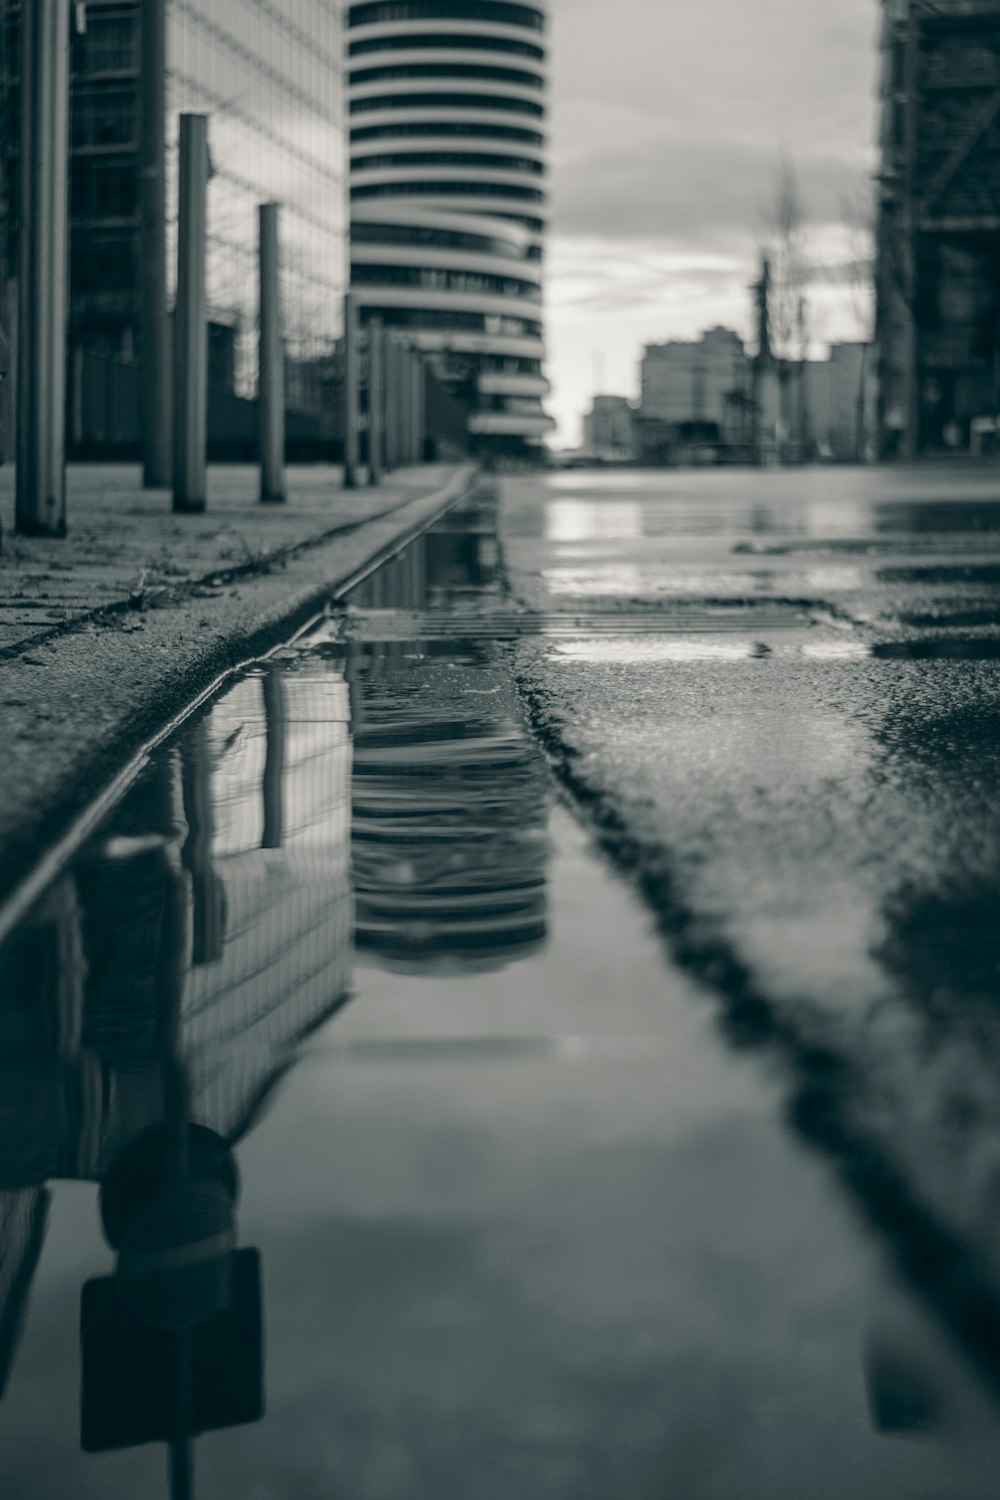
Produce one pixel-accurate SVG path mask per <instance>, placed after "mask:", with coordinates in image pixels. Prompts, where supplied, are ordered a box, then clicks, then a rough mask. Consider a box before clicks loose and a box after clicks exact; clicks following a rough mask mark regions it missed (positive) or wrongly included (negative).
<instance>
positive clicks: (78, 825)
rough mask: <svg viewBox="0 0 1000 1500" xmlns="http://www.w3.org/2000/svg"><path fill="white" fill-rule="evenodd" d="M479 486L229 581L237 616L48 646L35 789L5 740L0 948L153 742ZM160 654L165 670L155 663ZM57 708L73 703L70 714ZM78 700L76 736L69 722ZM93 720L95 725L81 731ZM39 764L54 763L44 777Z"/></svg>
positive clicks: (181, 618)
mask: <svg viewBox="0 0 1000 1500" xmlns="http://www.w3.org/2000/svg"><path fill="white" fill-rule="evenodd" d="M480 482H481V473H480V471H479V470H478V469H477V468H476V467H475V466H474V465H465V466H463V467H462V468H460V469H459V470H458V471H457V472H456V473H455V474H453V476H452V477H451V479H450V480H449V481H448V483H447V484H446V485H445V487H444V488H443V489H441V490H438V491H437V492H436V493H433V494H430V495H419V496H415V497H414V498H412V499H410V500H407V501H404V502H403V503H402V504H401V505H399V506H397V507H395V508H393V510H392V511H391V512H388V513H381V514H380V515H379V516H376V517H372V518H370V519H369V520H367V521H364V522H361V523H360V524H359V525H358V526H357V527H355V528H353V529H352V530H351V531H350V532H349V533H348V534H342V533H339V532H338V533H336V534H334V535H333V536H331V537H330V538H329V539H328V540H326V541H317V542H314V543H311V544H310V543H309V542H306V543H304V544H302V545H301V546H299V547H298V548H297V549H296V551H295V552H294V553H293V554H292V555H291V556H289V557H287V558H285V559H283V562H282V566H283V569H284V576H281V577H276V576H275V572H274V570H273V568H272V569H262V570H261V571H260V572H259V573H256V574H253V575H249V576H246V577H244V578H242V579H240V583H241V585H242V592H244V593H245V594H246V596H247V597H246V600H245V601H241V603H240V604H239V605H238V606H236V605H229V604H224V603H223V602H222V601H219V603H218V604H216V603H215V601H212V602H211V603H210V604H205V602H204V601H201V600H186V601H185V602H184V604H183V606H182V607H181V608H180V609H179V610H177V611H171V612H170V613H169V615H168V614H167V612H162V614H161V613H160V612H156V616H155V617H154V616H153V615H150V616H143V628H144V630H145V632H146V636H147V638H146V639H145V640H144V641H143V642H142V643H141V645H139V646H136V645H135V643H134V642H133V640H132V638H131V637H129V638H128V639H127V640H123V638H122V635H121V634H120V633H119V632H118V631H117V630H114V631H111V630H109V632H108V633H107V634H106V635H105V636H104V637H103V639H102V640H101V641H100V643H99V644H97V645H96V647H95V645H94V644H93V638H92V635H88V633H87V629H88V628H89V631H90V632H93V630H94V622H93V620H92V619H90V620H87V621H83V622H81V626H80V628H78V629H77V630H76V631H75V632H73V631H70V632H67V633H65V634H62V635H60V636H59V637H58V638H57V639H56V640H55V641H53V642H51V643H50V645H49V650H50V651H51V652H52V653H53V655H54V660H53V661H52V662H51V663H49V662H47V663H45V665H46V668H47V671H46V675H45V677H43V678H41V679H36V680H35V681H34V682H32V681H30V680H27V682H26V689H25V691H26V692H27V695H28V701H29V702H30V703H31V704H32V705H33V706H34V707H35V708H36V710H37V712H36V715H35V717H36V719H37V720H38V722H35V723H32V724H31V725H30V729H31V734H32V735H33V737H34V741H35V744H34V746H33V745H32V744H31V743H29V744H28V745H27V747H26V749H24V750H22V751H21V760H22V765H23V768H24V769H25V771H28V772H30V775H29V776H27V777H26V778H24V779H27V780H28V781H30V782H32V783H33V784H32V785H29V786H27V787H23V786H19V785H18V776H17V764H16V762H17V752H18V745H17V743H16V741H15V744H14V746H13V749H12V760H13V761H14V767H13V775H10V774H9V773H8V778H7V780H6V786H4V784H3V783H2V782H0V943H3V942H4V940H5V939H6V938H7V937H8V936H9V934H10V932H11V931H12V929H13V928H14V927H16V925H17V923H18V922H19V921H20V920H21V919H22V917H23V916H24V915H25V913H26V912H27V911H28V909H29V908H30V907H31V906H32V905H33V903H34V902H35V901H36V900H37V899H38V898H39V896H41V895H42V893H43V892H44V890H45V889H46V887H47V886H48V885H49V884H50V883H51V881H52V880H53V879H55V878H56V877H57V876H58V873H59V871H60V869H61V868H62V867H63V865H64V864H65V862H66V861H67V860H68V859H69V858H70V857H71V856H72V854H73V853H74V852H75V850H76V849H77V848H78V847H79V845H80V844H81V843H82V842H83V841H84V840H85V839H86V838H87V837H89V836H90V834H91V833H92V832H93V829H94V827H95V826H96V825H97V824H98V823H99V822H100V820H101V818H102V817H103V816H104V814H105V813H106V811H107V810H108V808H109V807H110V806H111V805H112V804H113V803H114V802H115V801H116V800H117V799H118V798H119V797H120V796H122V795H123V793H124V792H125V791H126V790H127V788H128V786H129V785H130V784H131V782H132V781H133V780H134V779H135V777H136V776H137V775H138V774H139V773H140V771H141V770H142V768H143V766H144V765H145V763H146V760H147V758H148V756H149V755H150V753H151V752H152V751H153V750H154V749H155V747H156V746H157V745H158V744H159V743H160V742H161V741H162V740H163V739H165V738H166V737H167V736H168V735H170V734H171V733H173V731H174V730H175V729H176V728H177V727H178V725H179V724H181V723H183V721H184V720H185V719H186V718H187V717H188V716H189V715H190V714H191V713H194V712H195V711H196V710H197V709H198V708H199V707H200V706H201V705H202V704H203V703H205V702H206V701H207V699H209V698H210V697H211V696H213V695H214V694H215V693H216V692H218V690H219V689H220V688H221V687H222V686H223V684H224V683H225V682H226V681H227V680H228V679H229V678H230V677H231V676H233V675H234V674H235V673H237V672H239V671H242V670H245V669H246V668H247V667H248V666H250V665H251V664H252V663H253V662H255V661H259V660H261V659H262V658H264V657H266V656H267V655H268V654H269V653H270V652H271V651H273V650H275V649H277V648H278V647H280V646H282V645H284V644H285V643H287V642H288V641H289V640H290V639H293V638H294V637H295V636H296V635H298V634H300V633H301V632H302V631H303V630H305V629H307V628H309V627H310V626H311V625H312V624H313V623H314V621H316V620H317V619H318V618H320V617H321V616H322V614H323V613H324V612H325V610H326V609H327V608H328V606H329V605H330V604H331V603H332V602H334V601H335V600H337V599H339V598H342V597H343V595H344V594H346V593H348V592H349V591H350V590H351V589H352V588H354V587H355V586H356V585H357V584H358V583H360V582H361V581H362V580H363V579H364V578H366V577H367V576H368V575H369V574H370V573H372V572H374V571H375V570H376V569H378V568H379V567H381V566H382V565H383V564H384V563H386V562H388V561H389V560H390V559H391V558H392V557H394V556H396V554H397V553H399V552H401V551H403V550H404V549H405V548H406V547H407V546H409V545H410V543H411V542H413V541H414V540H415V539H416V538H417V537H418V536H420V535H421V534H422V533H423V532H424V531H426V530H428V529H429V528H430V527H431V526H433V525H434V524H435V523H436V522H437V521H438V520H440V519H441V517H442V516H444V515H446V514H447V512H448V511H449V510H451V509H453V508H454V507H455V506H456V505H457V504H459V503H460V502H461V501H462V500H463V499H464V498H465V497H466V496H468V495H469V494H471V493H472V492H473V490H474V489H475V488H476V486H477V485H478V484H479V483H480ZM213 609H214V610H216V611H218V610H222V611H223V612H224V618H222V619H221V620H219V621H216V622H211V628H210V630H209V632H207V633H205V634H200V633H199V632H198V631H197V630H194V629H193V627H194V626H195V625H196V624H197V625H199V626H204V625H205V624H206V621H205V620H204V619H201V620H198V621H196V620H195V618H194V616H195V615H196V614H198V613H199V611H200V612H201V613H203V614H204V613H205V611H206V610H207V611H209V612H211V611H212V610H213ZM117 613H118V612H115V611H113V612H112V617H114V616H116V615H117ZM154 653H155V654H154ZM163 653H166V654H167V655H168V656H171V657H172V658H173V659H172V660H168V661H164V656H163ZM35 664H36V663H35V659H34V658H30V659H29V661H28V662H26V663H25V662H22V663H19V662H18V661H17V659H15V660H13V661H8V662H5V663H4V672H5V674H6V676H8V677H13V676H15V675H17V674H18V672H19V669H20V675H22V676H23V675H24V674H25V673H28V672H29V669H30V666H32V665H35ZM81 666H85V668H86V671H85V673H84V674H82V675H85V676H87V677H90V678H96V679H97V682H96V689H97V692H96V695H95V693H94V692H90V693H87V692H86V691H84V692H83V693H82V694H79V693H75V692H74V693H72V694H71V693H69V692H68V691H67V689H68V687H69V685H70V684H73V683H74V682H75V681H76V679H75V677H74V671H75V670H76V669H77V668H79V667H81ZM50 674H51V675H50ZM104 687H107V688H108V689H109V692H108V694H107V695H105V693H104V692H102V688H104ZM68 697H72V698H73V699H74V701H73V702H72V703H68V702H67V701H66V700H67V698H68ZM109 700H110V701H109ZM78 701H79V702H81V707H82V713H83V715H84V732H83V733H82V735H81V734H79V733H75V732H74V729H75V726H74V725H73V723H72V713H73V710H74V709H75V708H76V706H77V702H78ZM90 710H92V712H90ZM102 714H103V722H100V723H95V722H93V720H94V719H95V718H100V717H101V715H102ZM29 718H30V715H29ZM53 722H57V723H58V726H59V727H58V729H56V730H53V731H51V732H50V731H49V730H48V729H47V728H45V727H44V726H45V725H47V724H49V723H53ZM60 737H61V741H62V743H61V744H60ZM53 744H55V746H56V749H55V750H53V749H52V746H53ZM47 752H48V756H49V759H50V760H53V759H54V761H55V764H54V765H52V766H51V768H50V769H49V770H48V772H47V771H46V767H45V764H44V762H45V758H46V753H47ZM39 762H41V769H39ZM5 804H6V805H5ZM12 804H16V806H14V807H12Z"/></svg>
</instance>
